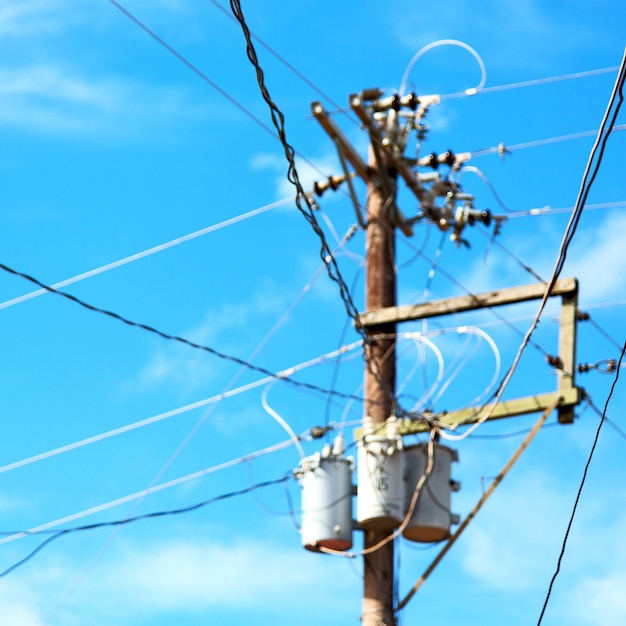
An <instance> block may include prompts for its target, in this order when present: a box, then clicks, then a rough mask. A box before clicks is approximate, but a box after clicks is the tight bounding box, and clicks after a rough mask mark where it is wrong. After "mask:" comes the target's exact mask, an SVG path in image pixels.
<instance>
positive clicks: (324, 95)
mask: <svg viewBox="0 0 626 626" xmlns="http://www.w3.org/2000/svg"><path fill="white" fill-rule="evenodd" d="M209 2H210V3H211V4H212V5H214V6H215V7H216V8H217V9H219V10H220V11H221V12H222V13H223V14H224V15H226V16H227V17H228V18H229V19H231V20H234V21H235V22H238V20H237V18H236V17H235V16H234V15H232V14H231V13H229V12H228V9H226V8H224V7H223V6H222V5H221V4H220V3H219V2H218V1H217V0H209ZM250 35H251V36H252V38H253V39H255V40H256V41H258V42H259V43H260V44H261V45H262V46H263V47H264V48H265V49H266V50H267V51H268V52H269V53H270V54H271V55H272V56H274V58H276V59H278V60H279V61H280V62H281V63H282V64H283V65H284V66H285V67H286V68H287V69H288V70H290V71H291V72H293V73H294V74H295V75H296V76H297V77H298V78H299V79H300V80H301V81H303V82H304V83H305V84H306V85H308V86H309V87H310V88H311V89H313V91H315V92H316V93H317V94H318V95H320V96H321V97H322V98H324V100H326V101H328V102H329V103H330V104H332V105H333V106H334V107H335V108H336V109H340V108H341V105H340V104H337V103H336V102H335V101H334V100H333V99H332V98H331V97H330V96H329V95H328V94H327V93H325V92H324V91H322V90H321V89H320V88H319V87H318V86H317V85H316V84H315V83H314V82H313V81H311V80H309V79H308V78H307V77H306V76H305V75H304V74H303V73H302V72H300V71H299V70H298V69H297V68H295V67H294V66H293V65H292V64H291V63H289V61H287V59H285V58H284V57H283V56H281V55H280V54H279V53H278V52H276V50H274V48H272V47H271V46H270V45H269V44H268V43H267V42H265V41H263V39H261V38H260V37H259V36H258V35H257V34H256V33H253V32H252V31H250ZM346 117H347V118H348V119H349V120H350V121H352V122H353V123H354V124H356V125H357V126H359V123H358V122H357V121H356V120H355V119H354V118H353V117H352V116H350V115H346Z"/></svg>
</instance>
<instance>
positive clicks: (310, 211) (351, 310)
mask: <svg viewBox="0 0 626 626" xmlns="http://www.w3.org/2000/svg"><path fill="white" fill-rule="evenodd" d="M230 6H231V10H232V12H233V15H234V16H235V17H236V18H237V21H238V22H239V24H240V26H241V29H242V32H243V35H244V38H245V41H246V54H247V55H248V59H249V61H250V63H251V64H252V66H253V67H254V70H255V72H256V78H257V83H258V85H259V89H260V91H261V95H262V97H263V99H264V100H265V102H266V103H267V105H268V107H269V110H270V115H271V118H272V123H273V125H274V127H275V129H276V131H277V133H278V138H279V141H280V143H281V145H282V147H283V150H284V153H285V158H286V160H287V163H288V170H287V179H288V180H289V182H290V183H292V184H293V185H294V187H295V189H296V197H295V202H296V206H297V208H298V210H299V211H300V213H301V214H302V215H303V216H304V218H305V219H306V221H307V222H308V223H309V225H310V226H311V227H312V229H313V231H314V232H315V234H316V235H317V236H318V238H319V240H320V246H321V247H320V257H321V259H322V261H324V264H325V266H326V269H327V272H328V276H329V278H330V279H331V280H333V281H334V282H335V283H337V285H338V286H339V294H340V297H341V299H342V301H343V303H344V305H345V308H346V313H347V314H348V316H349V317H350V318H352V320H353V321H354V323H355V328H356V330H357V332H359V334H361V336H362V337H363V339H364V340H367V335H366V333H365V332H364V330H363V328H362V327H361V322H360V318H359V313H358V310H357V308H356V306H355V304H354V302H353V300H352V296H351V295H350V290H349V288H348V286H347V285H346V282H345V281H344V279H343V276H342V274H341V271H340V270H339V266H338V264H337V261H336V259H335V258H334V256H333V255H332V252H331V250H330V248H329V246H328V242H327V241H326V237H325V235H324V231H323V230H322V229H321V227H320V225H319V223H318V221H317V218H316V217H315V210H314V206H313V205H312V203H311V201H310V199H309V197H308V195H307V194H306V193H305V192H304V189H303V188H302V184H301V182H300V178H299V176H298V170H297V168H296V162H295V150H294V148H293V147H292V146H291V145H290V144H289V142H288V141H287V135H286V131H285V116H284V114H283V112H282V111H281V110H280V109H279V108H278V106H277V105H276V103H275V102H274V101H273V100H272V97H271V96H270V93H269V91H268V89H267V87H266V85H265V77H264V74H263V69H262V68H261V65H260V63H259V59H258V57H257V54H256V50H255V47H254V43H253V42H252V36H251V33H250V30H249V28H248V25H247V23H246V19H245V17H244V14H243V10H242V8H241V3H240V2H239V0H230Z"/></svg>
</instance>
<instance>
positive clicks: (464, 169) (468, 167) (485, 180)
mask: <svg viewBox="0 0 626 626" xmlns="http://www.w3.org/2000/svg"><path fill="white" fill-rule="evenodd" d="M466 172H470V173H472V174H476V176H478V178H480V180H482V181H483V183H485V185H487V187H488V188H489V191H491V193H492V195H493V197H494V198H495V199H496V202H497V203H498V205H499V206H500V208H501V209H502V210H503V211H504V212H505V213H512V211H511V209H509V208H508V207H507V206H506V204H504V202H502V198H500V195H499V194H498V192H497V191H496V188H495V187H494V186H493V185H492V184H491V182H489V179H488V178H487V176H485V174H484V172H482V171H481V170H480V169H478V168H477V167H476V166H474V165H464V166H463V167H462V168H461V169H460V170H459V172H458V174H457V176H456V182H457V183H459V184H460V182H461V178H462V177H463V174H465V173H466Z"/></svg>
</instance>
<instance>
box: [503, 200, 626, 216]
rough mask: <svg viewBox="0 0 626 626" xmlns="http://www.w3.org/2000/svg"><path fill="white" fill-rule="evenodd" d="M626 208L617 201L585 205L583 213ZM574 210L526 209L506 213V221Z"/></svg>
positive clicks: (548, 207) (568, 208)
mask: <svg viewBox="0 0 626 626" xmlns="http://www.w3.org/2000/svg"><path fill="white" fill-rule="evenodd" d="M625 206H626V200H617V201H615V202H597V203H595V204H587V205H585V211H597V210H599V209H621V208H623V207H625ZM573 210H574V207H573V206H570V207H565V208H560V209H553V208H552V207H551V206H544V207H541V208H535V209H528V210H526V211H511V212H510V213H507V215H506V218H507V219H514V218H516V217H536V216H537V215H558V214H560V213H571V212H572V211H573Z"/></svg>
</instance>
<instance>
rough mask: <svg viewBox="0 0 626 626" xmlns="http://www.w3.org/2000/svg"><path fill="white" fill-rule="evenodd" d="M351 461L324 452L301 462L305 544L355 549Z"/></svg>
mask: <svg viewBox="0 0 626 626" xmlns="http://www.w3.org/2000/svg"><path fill="white" fill-rule="evenodd" d="M353 469H354V462H353V460H352V459H351V458H347V457H344V456H341V454H335V453H334V452H331V451H330V448H328V447H326V448H325V450H324V452H322V454H320V453H319V452H318V453H316V454H314V455H313V456H310V457H307V458H306V459H302V461H301V462H300V468H299V469H298V470H297V471H296V475H297V477H298V480H299V481H300V486H301V488H302V528H301V534H302V545H303V546H304V547H305V548H306V549H307V550H311V551H313V552H319V551H320V548H329V549H331V550H342V551H343V550H349V549H350V548H351V547H352V491H353V490H352V471H353Z"/></svg>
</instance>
